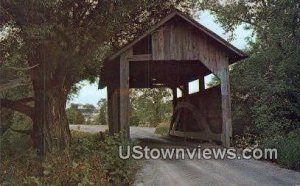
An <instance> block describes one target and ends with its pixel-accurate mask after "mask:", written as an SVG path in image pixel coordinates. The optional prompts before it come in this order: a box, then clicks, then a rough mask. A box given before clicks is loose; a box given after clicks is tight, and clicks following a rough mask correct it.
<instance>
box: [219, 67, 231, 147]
mask: <svg viewBox="0 0 300 186" xmlns="http://www.w3.org/2000/svg"><path fill="white" fill-rule="evenodd" d="M218 76H219V78H220V80H221V97H222V145H223V146H224V147H230V138H231V137H232V123H231V101H230V85H229V71H228V66H227V67H224V68H222V69H221V70H220V71H219V72H218Z"/></svg>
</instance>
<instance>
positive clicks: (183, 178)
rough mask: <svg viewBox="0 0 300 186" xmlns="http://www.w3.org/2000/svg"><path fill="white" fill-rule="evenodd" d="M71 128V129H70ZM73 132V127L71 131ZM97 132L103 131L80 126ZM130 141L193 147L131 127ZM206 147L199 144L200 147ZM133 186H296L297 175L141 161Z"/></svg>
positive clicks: (210, 163)
mask: <svg viewBox="0 0 300 186" xmlns="http://www.w3.org/2000/svg"><path fill="white" fill-rule="evenodd" d="M71 128H73V129H74V127H73V126H72V127H71ZM75 128H76V127H75ZM80 128H81V129H80V130H83V131H86V132H98V131H101V130H105V129H106V128H105V127H103V126H102V127H98V126H81V127H80ZM130 131H131V137H132V138H133V139H135V140H139V141H141V142H142V144H144V145H149V146H177V147H183V146H189V147H191V146H197V144H194V143H191V142H182V141H179V140H176V139H170V138H162V137H160V136H158V135H156V134H154V129H151V128H142V127H132V128H131V129H130ZM206 145H207V144H202V145H201V146H202V147H204V146H206ZM135 185H138V186H140V185H153V186H156V185H157V186H168V185H170V186H175V185H176V186H177V185H184V186H189V185H191V186H194V185H211V186H214V185H226V186H230V185H257V186H263V185H294V186H300V173H299V172H295V171H291V170H287V169H283V168H280V167H278V166H276V165H274V164H271V163H268V162H263V161H257V160H197V159H193V160H162V159H159V160H143V162H142V166H141V169H140V170H139V171H138V173H137V175H136V182H135Z"/></svg>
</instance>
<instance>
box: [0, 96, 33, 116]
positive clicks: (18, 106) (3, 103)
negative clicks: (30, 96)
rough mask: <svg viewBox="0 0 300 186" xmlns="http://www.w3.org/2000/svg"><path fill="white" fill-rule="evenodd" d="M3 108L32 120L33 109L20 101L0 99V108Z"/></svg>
mask: <svg viewBox="0 0 300 186" xmlns="http://www.w3.org/2000/svg"><path fill="white" fill-rule="evenodd" d="M1 107H5V108H9V109H12V110H15V111H18V112H20V113H22V114H25V115H27V116H29V117H30V118H33V108H32V107H30V106H28V105H26V104H24V103H23V102H22V101H11V100H7V99H0V108H1Z"/></svg>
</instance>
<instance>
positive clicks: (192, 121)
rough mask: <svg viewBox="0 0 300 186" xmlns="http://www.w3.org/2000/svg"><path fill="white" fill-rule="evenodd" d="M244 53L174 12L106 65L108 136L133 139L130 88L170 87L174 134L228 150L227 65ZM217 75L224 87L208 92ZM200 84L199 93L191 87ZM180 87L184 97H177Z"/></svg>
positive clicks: (103, 81) (103, 74)
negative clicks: (122, 134)
mask: <svg viewBox="0 0 300 186" xmlns="http://www.w3.org/2000/svg"><path fill="white" fill-rule="evenodd" d="M246 57H247V56H246V54H245V53H243V52H242V51H240V50H239V49H237V48H236V47H234V46H232V45H231V44H230V43H228V42H227V41H225V40H224V39H222V38H221V37H219V36H218V35H216V34H215V33H213V32H212V31H210V30H208V29H207V28H205V27H204V26H202V25H201V24H199V23H198V22H196V21H195V20H193V19H191V18H190V17H188V16H186V15H184V14H183V13H181V12H179V11H174V12H172V13H171V14H170V15H168V16H167V17H165V18H164V19H162V20H161V21H160V22H159V23H157V24H156V25H154V26H153V27H152V28H151V29H150V30H148V31H147V32H146V33H144V34H143V35H142V36H140V37H139V38H137V39H136V40H134V41H133V42H131V43H129V44H128V45H127V46H125V47H124V48H122V49H121V50H119V51H118V52H116V53H115V54H114V55H112V56H111V57H110V58H109V59H108V60H106V61H105V62H104V66H103V68H102V71H101V75H100V88H103V87H105V86H106V87H107V92H108V94H107V95H108V96H107V97H108V115H109V116H108V117H109V131H110V133H115V132H120V131H124V132H125V134H126V135H128V136H129V123H128V110H129V109H128V106H129V89H130V88H157V87H165V88H170V89H171V90H172V92H173V116H172V119H171V123H170V132H169V133H170V135H174V136H182V137H191V138H198V139H203V140H214V141H220V142H222V144H223V145H224V146H226V147H228V146H230V137H231V135H232V129H231V127H232V126H231V106H230V89H229V70H228V66H229V65H230V64H232V63H235V62H237V61H239V60H241V59H244V58H246ZM211 73H213V74H214V75H216V76H217V77H218V78H219V79H220V85H219V86H217V87H214V88H209V89H205V87H204V76H206V75H208V74H211ZM194 80H199V92H197V93H193V94H189V90H188V87H189V86H188V83H189V82H191V81H194ZM177 88H179V89H180V90H181V91H182V97H180V98H178V97H177V93H176V92H177V91H176V90H177Z"/></svg>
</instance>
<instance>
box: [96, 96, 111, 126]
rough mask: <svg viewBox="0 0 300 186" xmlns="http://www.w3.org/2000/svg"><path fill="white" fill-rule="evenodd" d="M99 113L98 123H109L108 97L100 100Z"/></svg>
mask: <svg viewBox="0 0 300 186" xmlns="http://www.w3.org/2000/svg"><path fill="white" fill-rule="evenodd" d="M98 107H99V114H98V116H97V123H99V124H100V125H107V119H108V118H107V101H106V99H101V100H100V101H99V102H98Z"/></svg>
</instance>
